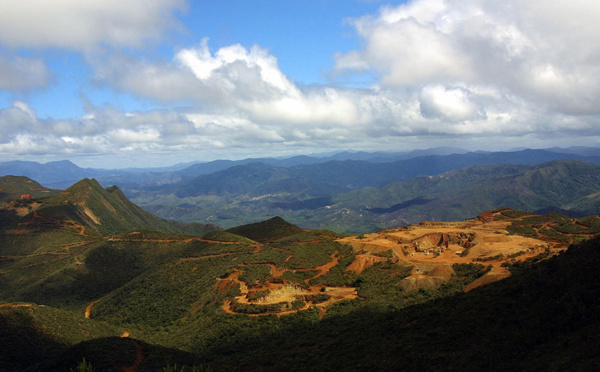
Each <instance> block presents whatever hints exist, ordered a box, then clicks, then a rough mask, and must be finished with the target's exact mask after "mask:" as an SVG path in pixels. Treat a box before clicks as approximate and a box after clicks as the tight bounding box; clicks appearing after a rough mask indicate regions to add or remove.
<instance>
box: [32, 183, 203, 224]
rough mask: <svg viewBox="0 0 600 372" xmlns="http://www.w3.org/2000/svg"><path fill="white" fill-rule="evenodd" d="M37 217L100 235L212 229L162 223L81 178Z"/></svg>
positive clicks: (48, 202)
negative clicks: (69, 222)
mask: <svg viewBox="0 0 600 372" xmlns="http://www.w3.org/2000/svg"><path fill="white" fill-rule="evenodd" d="M37 213H38V215H41V216H43V217H48V218H56V219H67V220H72V221H75V222H77V223H79V224H81V225H82V226H85V227H86V228H89V229H90V230H91V231H93V232H96V233H98V234H101V235H106V234H119V233H123V232H127V231H132V230H157V231H166V232H183V231H184V230H187V231H185V232H187V233H196V234H202V233H205V232H207V231H210V230H212V229H215V227H214V226H212V227H211V226H207V225H200V224H195V226H194V227H193V228H188V229H185V228H184V226H182V224H178V223H174V222H171V221H166V220H163V219H161V218H158V217H156V216H154V215H153V214H151V213H149V212H146V211H144V210H143V209H141V208H140V207H138V206H137V205H135V204H133V203H132V202H130V201H129V200H128V199H127V197H126V196H125V195H124V194H123V192H122V191H121V190H120V189H119V188H118V187H116V186H112V187H109V188H107V189H104V188H102V186H100V184H99V183H98V181H96V180H94V179H91V180H90V179H83V180H81V181H79V182H77V183H76V184H74V185H73V186H71V187H69V188H68V189H66V190H65V191H64V192H62V193H61V194H59V195H56V196H52V197H50V198H48V199H46V200H45V203H44V206H43V207H42V208H40V209H39V210H38V211H37Z"/></svg>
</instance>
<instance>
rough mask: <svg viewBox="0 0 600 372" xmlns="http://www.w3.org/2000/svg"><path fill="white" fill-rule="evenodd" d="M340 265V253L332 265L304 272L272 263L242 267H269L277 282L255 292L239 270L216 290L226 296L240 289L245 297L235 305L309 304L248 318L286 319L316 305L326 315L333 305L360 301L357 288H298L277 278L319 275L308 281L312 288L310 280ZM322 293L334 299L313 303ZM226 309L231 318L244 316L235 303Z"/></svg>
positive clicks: (239, 296) (270, 281)
mask: <svg viewBox="0 0 600 372" xmlns="http://www.w3.org/2000/svg"><path fill="white" fill-rule="evenodd" d="M338 262H339V257H337V254H336V253H333V254H332V255H331V261H329V262H327V263H325V264H323V265H319V266H315V267H310V268H302V269H286V268H278V267H277V266H276V265H275V264H274V263H272V262H262V263H251V264H249V263H247V264H242V266H251V265H268V266H269V267H270V268H271V274H272V276H273V277H274V278H273V279H271V280H269V281H268V282H267V283H266V284H265V285H263V286H261V287H260V288H253V289H252V290H250V289H249V287H248V285H247V283H245V282H243V281H241V280H240V279H239V276H240V273H241V272H240V271H239V270H233V271H232V272H231V273H230V274H229V275H228V276H227V278H224V279H218V280H217V284H216V285H215V287H216V288H217V290H219V291H220V292H221V293H224V292H225V291H227V290H229V289H230V288H232V286H235V285H239V286H240V292H241V294H240V295H238V296H237V297H236V298H235V301H236V302H237V303H240V304H261V305H268V304H276V303H285V302H288V303H290V302H292V301H294V300H296V299H302V300H303V301H304V302H305V304H304V306H302V307H301V308H299V309H289V310H282V311H276V312H267V313H261V314H245V315H248V316H264V315H278V316H280V315H285V314H293V313H296V312H298V311H301V310H305V309H308V308H309V307H311V306H313V305H316V306H317V307H318V308H319V309H320V312H321V313H325V312H326V307H327V306H330V305H331V304H333V303H336V302H339V301H342V300H343V299H353V298H356V297H357V294H356V288H354V287H324V286H308V287H303V286H299V285H298V284H296V283H293V282H289V281H286V280H282V279H278V278H277V277H280V276H281V275H283V273H285V272H286V271H294V272H304V271H317V273H316V274H315V275H313V276H312V277H311V278H308V279H306V280H305V283H306V284H308V282H309V280H310V279H313V278H317V277H319V276H322V275H325V274H327V272H328V271H329V270H330V269H331V268H332V267H334V266H336V265H337V264H338ZM265 290H269V294H268V295H266V296H265V297H262V298H258V299H254V300H250V299H249V295H251V294H252V293H257V292H260V291H265ZM322 293H326V294H327V295H329V296H330V298H329V299H328V300H327V301H324V302H322V303H318V304H315V303H313V301H312V298H314V297H315V296H317V295H318V294H322ZM222 309H223V311H225V312H226V313H227V314H241V313H236V312H235V311H234V310H233V309H232V302H231V300H226V301H225V302H224V303H223V305H222Z"/></svg>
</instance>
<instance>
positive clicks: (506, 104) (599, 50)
mask: <svg viewBox="0 0 600 372" xmlns="http://www.w3.org/2000/svg"><path fill="white" fill-rule="evenodd" d="M596 14H600V4H598V3H597V2H593V1H580V2H570V1H567V0H551V1H546V2H539V3H538V2H531V1H528V0H506V1H503V2H497V1H492V0H472V1H468V2H465V1H461V0H413V1H376V0H371V1H369V0H344V1H340V0H336V1H334V0H302V1H287V0H285V1H284V0H282V1H272V0H271V1H267V0H256V1H243V0H232V1H228V0H224V1H186V0H152V1H149V0H129V1H127V2H122V1H116V0H89V1H85V2H81V1H74V0H56V1H52V2H48V1H43V0H38V1H35V0H31V1H28V2H22V1H16V0H5V1H3V2H2V3H1V4H0V130H1V131H0V154H1V156H2V159H4V160H16V159H20V160H36V161H41V162H45V161H51V160H60V159H69V160H72V161H73V162H75V163H76V164H79V165H81V166H89V167H104V168H119V167H131V166H139V167H149V166H164V165H170V164H174V163H178V162H187V161H197V160H200V161H202V160H213V159H217V158H228V159H237V158H245V157H261V156H291V155H296V154H311V153H319V152H331V151H338V150H339V151H342V150H361V151H382V150H383V151H403V150H412V149H416V148H428V147H435V146H457V147H464V148H467V149H473V150H478V149H481V150H504V149H510V148H516V147H551V146H562V147H567V146H573V145H584V146H595V145H597V144H598V139H599V138H600V120H599V119H600V116H599V115H600V59H599V58H598V56H599V55H600V44H599V43H597V42H596V41H595V40H594V38H593V37H590V35H594V34H595V33H596V29H597V26H596V23H597V21H596V20H595V17H594V15H596Z"/></svg>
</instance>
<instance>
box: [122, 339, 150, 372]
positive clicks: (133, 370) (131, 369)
mask: <svg viewBox="0 0 600 372" xmlns="http://www.w3.org/2000/svg"><path fill="white" fill-rule="evenodd" d="M131 342H133V344H134V345H135V361H134V362H133V364H132V365H130V366H123V367H121V371H123V372H137V367H138V366H139V365H140V364H142V362H143V361H144V353H143V352H142V346H141V345H140V344H139V343H138V342H137V341H135V340H131Z"/></svg>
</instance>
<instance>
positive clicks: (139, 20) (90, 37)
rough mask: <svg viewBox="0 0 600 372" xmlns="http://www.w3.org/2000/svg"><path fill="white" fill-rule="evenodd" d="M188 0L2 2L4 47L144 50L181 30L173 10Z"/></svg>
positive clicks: (0, 34)
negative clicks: (144, 45)
mask: <svg viewBox="0 0 600 372" xmlns="http://www.w3.org/2000/svg"><path fill="white" fill-rule="evenodd" d="M184 9H185V2H184V1H183V0H128V1H119V0H86V1H78V0H54V1H45V0H29V1H19V0H3V1H2V11H1V12H0V44H4V45H7V46H14V47H33V48H48V47H58V48H69V49H75V50H83V49H88V48H90V47H91V46H97V45H98V44H105V45H111V46H140V45H141V44H142V43H143V42H145V41H147V40H155V39H158V38H161V37H162V36H163V34H164V32H165V31H166V30H169V29H173V28H180V27H181V26H180V25H179V23H178V21H177V19H176V18H175V16H174V10H184Z"/></svg>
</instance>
